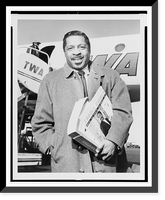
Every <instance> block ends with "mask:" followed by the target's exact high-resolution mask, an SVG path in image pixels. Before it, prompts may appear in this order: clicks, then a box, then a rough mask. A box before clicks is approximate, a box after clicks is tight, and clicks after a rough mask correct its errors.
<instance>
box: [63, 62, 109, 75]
mask: <svg viewBox="0 0 165 200" xmlns="http://www.w3.org/2000/svg"><path fill="white" fill-rule="evenodd" d="M89 66H90V73H93V74H94V76H95V77H96V78H97V77H100V76H104V75H105V74H104V72H103V70H102V66H100V65H95V64H93V63H92V61H90V65H89ZM74 71H75V70H74V69H72V68H71V67H69V65H68V64H67V63H65V65H64V72H65V77H66V78H69V77H70V76H72V75H73V73H74Z"/></svg>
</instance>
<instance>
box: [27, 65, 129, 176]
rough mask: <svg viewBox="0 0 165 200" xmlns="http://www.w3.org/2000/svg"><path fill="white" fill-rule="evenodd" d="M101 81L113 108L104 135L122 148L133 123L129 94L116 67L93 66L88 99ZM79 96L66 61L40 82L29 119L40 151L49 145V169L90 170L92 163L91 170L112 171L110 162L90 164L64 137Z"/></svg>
mask: <svg viewBox="0 0 165 200" xmlns="http://www.w3.org/2000/svg"><path fill="white" fill-rule="evenodd" d="M101 83H102V86H103V89H104V90H105V92H106V94H107V95H108V96H109V98H110V100H111V102H112V105H113V111H114V115H113V117H112V124H111V128H110V131H109V133H108V134H107V136H106V137H107V139H109V140H111V141H113V142H115V143H116V144H117V145H118V146H119V147H121V148H122V147H123V145H124V143H125V141H126V139H127V137H128V132H129V128H130V125H131V123H132V114H131V112H132V111H131V103H130V98H129V93H128V91H127V87H126V85H125V83H124V82H123V81H122V79H121V78H120V76H119V74H118V73H117V72H116V71H115V70H112V69H109V68H108V69H107V68H105V67H100V66H92V67H91V70H90V74H89V77H88V96H89V100H90V99H92V97H93V96H94V94H95V93H96V91H97V89H98V88H99V86H100V84H101ZM80 98H83V88H82V84H81V80H80V78H79V76H78V74H77V73H75V72H74V71H73V69H72V68H70V67H69V66H68V65H67V64H65V66H64V67H63V68H60V69H58V70H56V71H53V72H50V73H49V74H47V75H46V76H45V77H44V79H43V81H42V83H41V85H40V89H39V92H38V98H37V103H36V108H35V113H34V116H33V118H32V121H31V123H32V130H33V135H34V138H35V141H36V143H38V145H39V149H40V150H41V151H42V152H43V153H45V152H46V150H47V149H48V148H51V167H52V172H92V166H94V171H102V172H103V171H105V172H111V171H114V167H112V169H111V164H109V165H106V166H105V165H104V163H103V162H102V161H99V162H98V161H96V162H95V164H94V165H92V164H91V159H90V155H89V151H88V150H83V151H81V150H78V149H77V144H76V143H75V142H74V141H73V140H72V139H71V137H69V136H67V125H68V121H69V118H70V115H71V112H72V109H73V106H74V104H75V102H76V101H78V100H79V99H80ZM116 158H117V157H115V168H116ZM109 169H110V170H109Z"/></svg>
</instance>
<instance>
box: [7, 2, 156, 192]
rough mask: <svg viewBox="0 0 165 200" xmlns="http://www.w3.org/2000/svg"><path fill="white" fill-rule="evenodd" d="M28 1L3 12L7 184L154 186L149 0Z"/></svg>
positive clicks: (102, 187)
mask: <svg viewBox="0 0 165 200" xmlns="http://www.w3.org/2000/svg"><path fill="white" fill-rule="evenodd" d="M31 8H32V9H30V8H28V7H22V8H21V7H18V8H14V9H13V8H10V9H9V11H8V13H9V14H10V15H9V18H10V20H9V21H10V23H11V24H9V25H10V28H9V33H10V42H9V46H10V48H11V51H10V55H9V56H10V58H9V59H11V60H10V62H9V63H10V67H9V69H8V70H9V72H10V77H9V78H10V80H11V85H10V86H11V98H10V100H11V114H12V117H11V118H10V120H11V121H10V124H11V125H12V130H10V133H9V134H7V136H6V139H7V149H8V150H7V158H8V159H7V164H8V165H7V168H6V170H7V171H6V173H7V176H6V177H7V184H8V185H9V186H11V187H18V188H19V187H20V186H21V187H24V188H27V187H33V186H38V187H45V186H46V187H47V189H48V187H50V188H51V187H57V188H58V187H64V186H65V187H66V188H67V187H75V186H76V187H80V188H82V190H80V191H83V187H89V186H90V187H100V189H103V190H104V187H105V188H107V187H109V188H113V189H114V191H115V188H116V189H117V188H118V187H121V188H122V187H128V188H129V187H135V188H138V187H140V188H143V187H144V188H150V187H151V188H152V184H153V182H152V181H153V177H152V175H153V172H152V170H153V168H154V167H153V166H152V164H153V163H152V156H153V154H152V149H153V146H152V141H153V135H152V128H153V125H152V115H153V113H152V112H153V110H152V109H151V108H152V102H153V99H152V90H153V88H152V81H153V80H152V73H153V71H152V62H153V61H152V57H151V54H152V45H151V40H152V36H153V35H152V26H151V24H152V14H153V13H154V12H151V10H152V6H148V7H144V8H143V7H136V6H135V7H130V8H129V9H126V7H125V8H123V7H112V8H110V7H109V10H108V11H107V10H106V9H105V10H104V9H103V8H100V10H99V9H97V10H95V9H94V10H92V9H90V8H88V7H87V8H88V9H83V8H79V9H78V10H75V8H72V9H71V8H68V10H67V7H65V9H63V10H59V9H57V8H56V7H54V8H53V7H46V8H44V7H43V8H42V10H41V8H40V7H31ZM9 129H10V128H9ZM155 137H156V136H155ZM37 184H38V185H37ZM38 191H39V189H38ZM84 191H86V190H84ZM92 191H94V189H93V190H92Z"/></svg>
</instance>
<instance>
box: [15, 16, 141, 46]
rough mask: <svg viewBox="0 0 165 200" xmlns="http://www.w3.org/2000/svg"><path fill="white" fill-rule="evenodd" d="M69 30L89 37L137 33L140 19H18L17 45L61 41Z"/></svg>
mask: <svg viewBox="0 0 165 200" xmlns="http://www.w3.org/2000/svg"><path fill="white" fill-rule="evenodd" d="M71 30H81V31H83V32H85V33H86V34H87V35H88V37H89V38H98V37H108V36H117V35H129V34H138V33H139V31H140V20H47V19H45V20H43V19H19V20H18V32H17V37H18V38H17V39H18V45H24V44H30V43H32V42H33V41H39V42H41V43H44V42H56V41H61V40H62V39H63V36H64V34H65V33H67V32H68V31H71Z"/></svg>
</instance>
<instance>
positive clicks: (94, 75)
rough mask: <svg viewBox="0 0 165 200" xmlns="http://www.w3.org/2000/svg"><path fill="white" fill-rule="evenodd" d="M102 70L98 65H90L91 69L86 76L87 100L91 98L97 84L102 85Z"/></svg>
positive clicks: (97, 86)
mask: <svg viewBox="0 0 165 200" xmlns="http://www.w3.org/2000/svg"><path fill="white" fill-rule="evenodd" d="M104 76H105V74H104V72H103V70H102V67H101V66H99V65H93V64H92V65H91V70H90V74H89V78H88V97H89V100H91V99H92V98H93V96H94V95H95V93H96V91H97V90H98V88H99V86H100V85H102V82H103V79H104Z"/></svg>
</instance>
